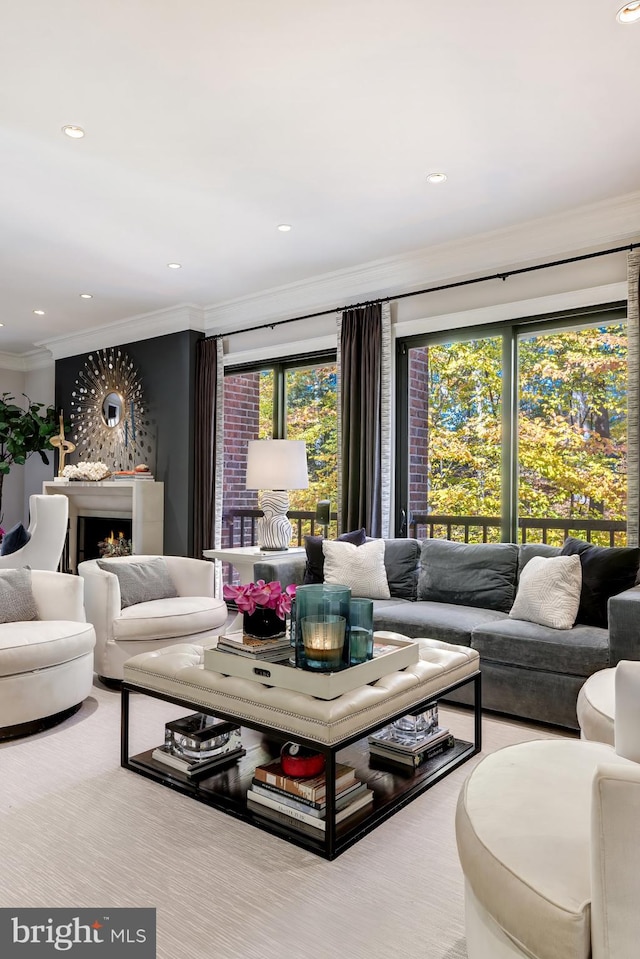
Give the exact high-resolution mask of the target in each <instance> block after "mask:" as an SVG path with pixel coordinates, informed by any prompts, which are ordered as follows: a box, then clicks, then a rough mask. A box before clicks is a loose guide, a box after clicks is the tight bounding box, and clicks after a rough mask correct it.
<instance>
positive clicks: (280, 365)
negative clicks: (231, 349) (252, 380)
mask: <svg viewBox="0 0 640 959" xmlns="http://www.w3.org/2000/svg"><path fill="white" fill-rule="evenodd" d="M337 362H338V352H337V350H320V351H317V352H313V353H296V354H293V355H291V356H285V357H279V358H278V359H277V360H274V359H271V358H269V359H264V360H252V361H251V362H250V363H238V364H236V365H231V364H230V365H229V366H225V368H224V375H225V376H238V375H239V374H242V373H256V372H264V371H269V372H273V422H272V431H271V432H272V435H271V439H273V440H285V439H286V438H287V372H288V371H289V370H298V369H302V368H304V367H308V366H325V365H327V364H329V363H333V364H337Z"/></svg>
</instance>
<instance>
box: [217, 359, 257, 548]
mask: <svg viewBox="0 0 640 959" xmlns="http://www.w3.org/2000/svg"><path fill="white" fill-rule="evenodd" d="M259 399H260V374H259V373H239V374H237V375H232V376H225V378H224V494H223V522H222V545H223V547H224V546H229V527H228V523H227V522H226V520H225V516H226V513H227V511H228V510H230V509H238V508H240V507H257V505H258V493H257V491H256V490H246V489H245V488H244V484H245V479H246V471H247V443H248V441H249V440H255V439H257V437H258V406H259ZM235 539H236V542H237V541H238V539H239V536H238V534H236V537H235Z"/></svg>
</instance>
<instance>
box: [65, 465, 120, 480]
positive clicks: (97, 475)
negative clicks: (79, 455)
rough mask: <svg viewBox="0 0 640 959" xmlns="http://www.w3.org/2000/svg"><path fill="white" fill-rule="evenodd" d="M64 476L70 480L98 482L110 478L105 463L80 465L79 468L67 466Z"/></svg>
mask: <svg viewBox="0 0 640 959" xmlns="http://www.w3.org/2000/svg"><path fill="white" fill-rule="evenodd" d="M62 475H63V476H64V478H65V479H68V480H89V481H90V482H95V481H96V480H102V479H106V478H107V476H110V475H111V473H110V471H109V468H108V466H107V465H106V464H105V463H79V464H78V465H77V466H65V468H64V469H63V471H62Z"/></svg>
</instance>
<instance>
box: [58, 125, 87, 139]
mask: <svg viewBox="0 0 640 959" xmlns="http://www.w3.org/2000/svg"><path fill="white" fill-rule="evenodd" d="M62 132H63V133H66V135H67V136H68V137H71V138H72V139H73V140H81V139H82V137H83V136H84V130H83V129H82V127H74V126H72V125H71V124H70V123H68V124H67V125H66V126H64V127H63V128H62Z"/></svg>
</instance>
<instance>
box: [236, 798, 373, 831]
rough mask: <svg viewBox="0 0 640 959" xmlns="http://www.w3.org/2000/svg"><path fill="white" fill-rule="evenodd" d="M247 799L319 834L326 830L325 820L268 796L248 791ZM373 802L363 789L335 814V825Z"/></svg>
mask: <svg viewBox="0 0 640 959" xmlns="http://www.w3.org/2000/svg"><path fill="white" fill-rule="evenodd" d="M247 799H248V800H250V801H251V802H253V803H257V804H258V805H260V806H266V807H267V808H268V809H273V810H275V811H276V812H281V813H284V814H285V815H287V816H289V817H290V819H291V820H294V821H298V822H303V823H306V825H307V826H313V827H314V828H315V829H318V830H319V831H320V832H324V831H325V830H326V820H324V819H318V818H317V817H316V816H311V815H309V813H307V812H303V811H302V810H300V809H296V808H293V807H292V806H288V805H287V804H286V803H283V802H280V801H279V800H277V799H271V797H270V796H265V795H263V794H261V793H257V792H254V790H252V789H249V790H248V792H247ZM371 802H373V792H372V791H371V790H370V789H368V788H365V792H364V793H362V794H361V795H359V796H358V797H357V798H356V799H354V800H353V802H351V803H349V804H348V805H347V806H345V807H344V808H343V809H341V810H340V811H339V812H336V823H339V822H343V821H344V820H345V819H348V818H349V816H352V815H353V814H354V813H356V812H358V810H360V809H364V807H365V806H368V805H369V803H371Z"/></svg>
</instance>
